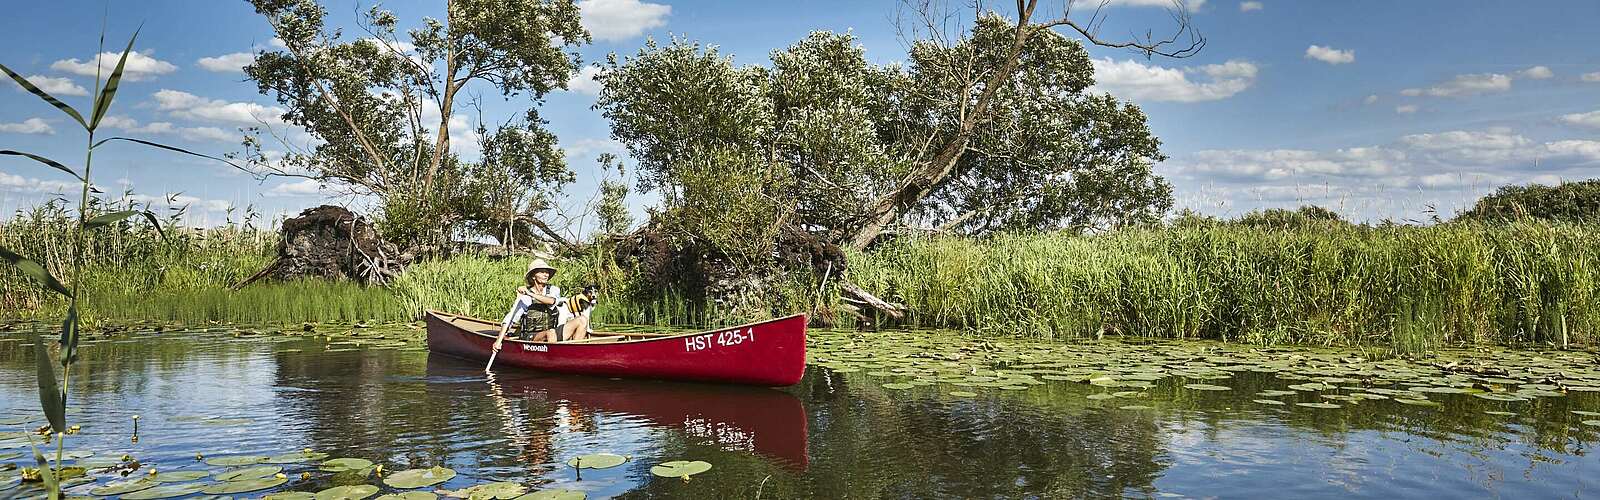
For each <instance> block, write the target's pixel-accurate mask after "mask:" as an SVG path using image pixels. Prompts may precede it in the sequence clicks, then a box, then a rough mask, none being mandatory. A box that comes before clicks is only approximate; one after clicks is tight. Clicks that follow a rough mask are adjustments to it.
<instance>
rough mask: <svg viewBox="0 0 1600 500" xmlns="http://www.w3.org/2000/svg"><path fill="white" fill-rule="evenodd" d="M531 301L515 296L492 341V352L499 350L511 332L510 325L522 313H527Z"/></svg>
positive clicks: (519, 295) (526, 297) (528, 298)
mask: <svg viewBox="0 0 1600 500" xmlns="http://www.w3.org/2000/svg"><path fill="white" fill-rule="evenodd" d="M519 291H520V290H519ZM531 301H532V299H531V298H530V297H529V296H527V295H523V294H521V293H518V294H517V301H516V303H513V304H511V312H508V313H506V317H505V319H503V320H501V321H500V334H499V335H498V336H496V337H495V339H494V350H496V351H498V350H500V346H501V344H503V343H504V342H505V340H506V333H507V332H510V331H511V324H512V323H515V322H516V321H517V318H520V317H522V315H523V313H526V312H527V311H528V305H529V302H531Z"/></svg>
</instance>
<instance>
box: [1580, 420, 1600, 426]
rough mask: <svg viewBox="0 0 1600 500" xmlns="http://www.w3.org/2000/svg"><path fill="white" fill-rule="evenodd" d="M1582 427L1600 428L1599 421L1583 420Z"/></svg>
mask: <svg viewBox="0 0 1600 500" xmlns="http://www.w3.org/2000/svg"><path fill="white" fill-rule="evenodd" d="M1583 425H1587V426H1590V427H1600V420H1584V421H1583Z"/></svg>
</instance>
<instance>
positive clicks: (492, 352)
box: [483, 351, 500, 373]
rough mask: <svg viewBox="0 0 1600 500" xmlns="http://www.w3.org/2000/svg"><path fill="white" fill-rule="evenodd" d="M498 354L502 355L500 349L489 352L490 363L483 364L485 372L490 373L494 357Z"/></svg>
mask: <svg viewBox="0 0 1600 500" xmlns="http://www.w3.org/2000/svg"><path fill="white" fill-rule="evenodd" d="M498 355H500V351H490V352H489V364H487V365H483V372H484V373H490V371H489V368H490V367H492V366H494V357H495V356H498Z"/></svg>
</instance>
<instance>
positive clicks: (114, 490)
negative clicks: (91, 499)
mask: <svg viewBox="0 0 1600 500" xmlns="http://www.w3.org/2000/svg"><path fill="white" fill-rule="evenodd" d="M160 484H161V483H160V482H159V481H151V480H149V479H142V478H141V479H136V480H133V481H123V482H120V483H112V484H108V485H105V486H101V487H98V488H95V489H92V490H89V494H90V495H95V496H102V497H106V496H115V495H122V494H125V493H133V492H135V491H139V490H148V489H150V488H154V487H156V486H159V485H160Z"/></svg>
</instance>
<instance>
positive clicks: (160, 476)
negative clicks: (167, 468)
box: [150, 469, 211, 483]
mask: <svg viewBox="0 0 1600 500" xmlns="http://www.w3.org/2000/svg"><path fill="white" fill-rule="evenodd" d="M152 470H153V469H152ZM210 475H211V473H209V472H206V471H199V470H176V471H171V472H159V471H158V472H156V474H155V475H153V476H150V480H151V481H155V482H158V483H182V482H187V481H194V480H197V479H204V478H205V477H206V476H210Z"/></svg>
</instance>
